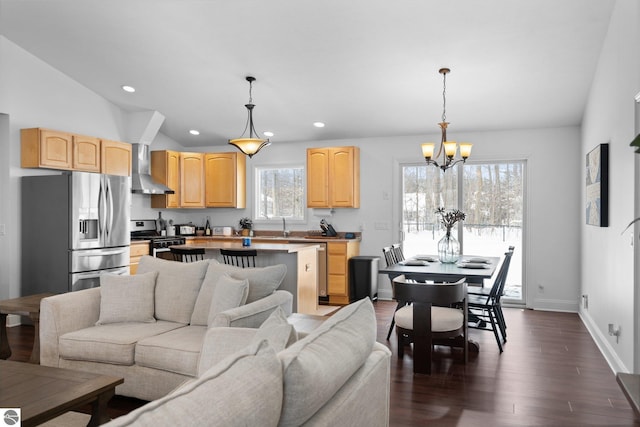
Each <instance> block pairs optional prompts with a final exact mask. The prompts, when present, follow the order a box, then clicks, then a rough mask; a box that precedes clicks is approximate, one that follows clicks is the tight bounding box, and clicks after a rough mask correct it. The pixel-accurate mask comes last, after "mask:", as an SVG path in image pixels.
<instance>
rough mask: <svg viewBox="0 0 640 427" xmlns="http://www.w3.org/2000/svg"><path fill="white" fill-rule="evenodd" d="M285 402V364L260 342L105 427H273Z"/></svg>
mask: <svg viewBox="0 0 640 427" xmlns="http://www.w3.org/2000/svg"><path fill="white" fill-rule="evenodd" d="M212 396H215V398H212ZM281 407H282V368H281V366H280V363H279V361H278V357H277V356H276V353H275V351H274V350H273V349H272V348H270V347H269V344H268V343H267V342H266V341H261V342H260V343H254V344H252V345H250V346H249V347H246V348H245V349H244V350H242V351H240V352H237V353H235V354H233V355H232V356H230V357H227V358H226V359H224V360H222V361H221V362H220V363H218V364H216V365H215V366H213V367H211V368H210V369H209V370H207V371H206V372H205V373H204V374H203V375H202V376H201V377H200V378H198V379H197V380H195V381H192V382H189V383H187V384H184V385H183V386H181V387H179V388H178V389H176V390H174V391H172V392H171V393H169V394H168V395H166V396H165V397H163V398H160V399H157V400H154V401H152V402H150V403H147V404H146V405H144V406H142V407H141V408H138V409H136V410H135V411H133V412H130V413H129V414H127V415H124V416H122V417H119V418H116V419H114V420H113V421H111V422H109V423H108V424H105V427H106V426H109V427H117V426H143V427H144V426H149V427H163V426H167V427H169V426H182V425H190V426H211V425H218V426H225V427H236V426H237V427H240V426H274V427H275V426H277V425H278V420H279V418H280V409H281Z"/></svg>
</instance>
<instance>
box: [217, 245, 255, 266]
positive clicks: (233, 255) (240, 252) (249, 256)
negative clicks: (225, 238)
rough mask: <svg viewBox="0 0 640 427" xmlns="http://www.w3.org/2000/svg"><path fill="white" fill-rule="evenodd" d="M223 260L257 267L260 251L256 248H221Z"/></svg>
mask: <svg viewBox="0 0 640 427" xmlns="http://www.w3.org/2000/svg"><path fill="white" fill-rule="evenodd" d="M220 255H222V261H223V262H224V263H225V264H228V265H235V266H236V267H242V268H245V267H255V266H256V256H257V255H258V251H257V250H255V249H220Z"/></svg>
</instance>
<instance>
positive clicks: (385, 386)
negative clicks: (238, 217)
mask: <svg viewBox="0 0 640 427" xmlns="http://www.w3.org/2000/svg"><path fill="white" fill-rule="evenodd" d="M283 268H284V269H283ZM285 273H286V268H285V267H284V266H270V267H264V268H249V269H238V268H235V267H230V266H226V265H223V264H220V263H218V262H217V261H215V260H212V261H204V262H200V263H190V264H183V263H176V262H173V261H164V260H158V259H155V258H151V257H144V258H143V259H142V260H141V262H140V265H139V267H138V274H136V275H135V276H111V275H109V276H104V277H103V278H102V280H101V287H100V288H95V289H88V290H83V291H77V292H70V293H67V294H62V295H56V296H53V297H49V298H45V299H43V300H42V304H41V314H40V340H41V343H40V345H41V355H40V360H41V363H42V364H43V365H47V366H57V367H62V368H69V369H76V370H85V371H91V372H97V373H103V374H105V375H114V376H121V377H123V378H124V380H125V381H124V383H123V384H122V385H120V386H118V387H117V389H116V393H117V394H121V395H126V396H133V397H137V398H140V399H143V400H150V401H151V402H149V403H148V404H146V405H145V406H143V407H141V408H139V409H138V410H136V411H133V412H132V413H130V414H128V415H126V416H123V417H120V418H117V419H115V420H113V421H112V422H111V423H109V424H110V425H111V426H128V425H135V426H153V427H158V426H172V427H174V426H195V425H206V426H225V427H229V426H270V425H272V426H300V425H305V426H334V425H348V426H367V427H370V426H374V427H375V426H388V425H389V386H390V377H389V375H390V370H389V364H390V355H391V352H390V351H389V349H388V348H387V347H385V346H383V345H381V344H379V343H377V342H376V319H375V312H374V308H373V304H372V303H371V301H370V300H369V299H368V298H366V299H363V300H360V301H358V302H355V303H353V304H351V305H349V306H346V307H344V308H342V309H341V310H339V311H338V312H337V313H336V314H334V315H333V316H331V317H330V318H329V319H328V320H326V321H325V322H324V323H323V324H322V325H321V326H319V327H318V328H316V329H315V330H313V331H312V332H310V333H309V334H308V335H306V336H304V337H302V336H299V335H298V333H297V332H296V331H295V329H294V328H293V327H292V326H291V324H289V323H288V322H287V316H289V315H290V314H291V304H292V296H291V294H290V293H288V292H286V291H281V290H277V289H276V288H277V286H278V284H279V283H280V281H281V280H282V278H283V277H284V274H285Z"/></svg>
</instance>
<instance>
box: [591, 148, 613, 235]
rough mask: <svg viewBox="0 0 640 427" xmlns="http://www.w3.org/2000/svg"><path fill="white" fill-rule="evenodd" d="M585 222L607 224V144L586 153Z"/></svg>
mask: <svg viewBox="0 0 640 427" xmlns="http://www.w3.org/2000/svg"><path fill="white" fill-rule="evenodd" d="M587 224H588V225H595V226H596V227H608V226H609V144H600V145H598V146H597V147H596V148H594V149H593V150H591V151H589V153H588V154H587Z"/></svg>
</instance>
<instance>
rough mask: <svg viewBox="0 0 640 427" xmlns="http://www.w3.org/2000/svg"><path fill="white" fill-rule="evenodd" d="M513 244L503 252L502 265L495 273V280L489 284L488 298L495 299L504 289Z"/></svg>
mask: <svg viewBox="0 0 640 427" xmlns="http://www.w3.org/2000/svg"><path fill="white" fill-rule="evenodd" d="M513 250H514V248H513V246H510V247H509V251H508V252H505V254H504V260H503V261H502V265H501V266H500V271H498V274H497V275H496V280H495V281H494V282H493V285H492V286H491V291H490V292H489V298H492V299H497V298H500V296H501V295H502V292H503V291H504V286H505V283H506V282H507V275H508V274H509V265H510V264H511V256H512V255H513Z"/></svg>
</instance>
